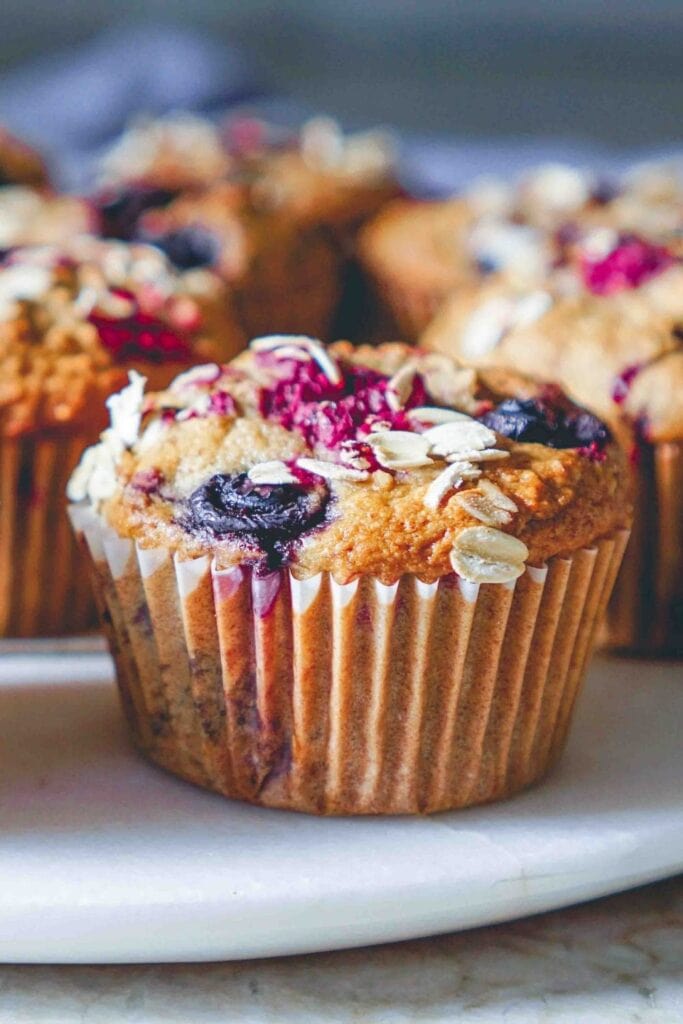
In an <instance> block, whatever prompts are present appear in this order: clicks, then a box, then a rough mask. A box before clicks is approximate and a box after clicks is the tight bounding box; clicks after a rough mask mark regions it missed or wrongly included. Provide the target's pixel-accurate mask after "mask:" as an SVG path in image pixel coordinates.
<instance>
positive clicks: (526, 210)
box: [359, 164, 683, 338]
mask: <svg viewBox="0 0 683 1024" xmlns="http://www.w3.org/2000/svg"><path fill="white" fill-rule="evenodd" d="M682 213H683V183H682V181H681V177H680V174H679V173H678V171H677V169H676V167H675V166H670V165H665V164H662V165H652V166H645V167H642V168H640V169H637V170H635V171H634V172H632V173H631V174H630V175H626V176H625V177H624V180H623V181H622V182H621V183H616V182H606V181H601V180H599V179H597V178H595V177H593V176H591V175H589V174H586V173H583V172H581V171H578V170H577V169H575V168H571V167H565V166H563V165H548V166H544V167H540V168H538V169H537V170H535V171H533V172H531V173H530V174H528V175H527V176H525V177H524V178H523V179H522V180H521V181H520V182H519V183H518V184H517V185H515V186H511V185H508V184H506V183H504V182H501V181H497V180H495V179H482V180H480V181H478V182H475V184H474V185H473V186H472V188H471V189H469V190H468V191H467V192H465V193H464V194H463V195H462V196H457V197H455V198H453V199H449V200H443V201H440V202H407V201H398V202H396V203H394V204H391V205H389V206H388V207H387V208H386V210H384V211H383V212H382V213H380V214H379V216H378V217H377V218H376V219H375V220H374V221H373V222H371V223H370V224H369V225H368V226H367V227H366V229H365V230H364V231H363V233H362V235H361V239H360V243H359V249H360V255H361V261H362V263H363V266H364V267H365V269H366V271H367V273H368V274H369V276H370V277H371V279H372V280H373V281H374V286H375V290H376V293H377V296H378V300H379V302H380V304H382V305H383V306H384V307H386V308H387V309H388V311H389V312H390V313H391V315H392V316H393V318H394V321H395V322H396V323H397V324H398V326H399V328H400V329H401V330H402V331H403V332H404V333H406V334H407V335H408V336H409V337H411V338H415V337H417V336H418V335H419V333H420V331H422V330H423V329H424V328H425V327H426V326H427V324H428V323H429V321H430V320H431V318H432V317H433V315H434V314H435V312H436V311H437V310H438V308H439V307H440V306H441V304H442V303H443V302H444V301H445V299H446V298H447V297H448V296H449V295H451V294H453V293H454V292H455V291H457V290H458V289H460V288H466V287H468V286H469V285H472V284H477V283H479V282H481V281H483V280H484V279H485V278H486V277H487V276H488V275H490V274H494V273H498V274H505V275H506V276H507V277H509V278H510V280H511V281H512V282H513V283H515V284H519V285H530V284H533V283H534V282H537V281H543V279H544V278H545V276H546V275H547V273H548V272H549V271H550V270H552V269H553V268H554V267H555V266H557V265H558V264H561V263H563V262H564V261H565V259H566V254H567V249H570V248H571V247H572V246H573V245H574V244H576V243H577V242H579V241H580V239H581V237H582V235H583V234H585V233H587V232H590V231H592V230H594V229H596V228H598V227H605V228H613V229H614V230H617V231H620V232H623V233H638V234H641V235H643V236H644V237H646V238H647V239H649V240H650V241H656V242H662V241H667V240H669V239H671V238H672V237H673V236H675V234H676V233H677V231H678V228H679V225H680V223H681V215H682Z"/></svg>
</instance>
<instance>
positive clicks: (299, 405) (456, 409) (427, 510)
mask: <svg viewBox="0 0 683 1024" xmlns="http://www.w3.org/2000/svg"><path fill="white" fill-rule="evenodd" d="M117 402H119V403H120V406H119V411H117V413H116V415H115V418H114V421H113V425H112V428H111V429H110V431H109V432H107V433H106V434H105V435H104V436H103V441H102V443H101V445H100V446H99V447H98V448H96V449H93V450H91V451H90V452H89V453H87V454H86V456H85V457H84V460H83V462H82V464H81V467H80V469H79V470H78V471H77V472H76V474H75V475H74V478H73V479H72V483H71V488H70V495H69V496H70V497H71V499H72V500H78V499H79V498H81V499H82V498H84V497H86V496H87V497H89V498H90V499H91V500H98V501H101V502H102V503H103V504H102V508H103V514H104V516H105V518H106V519H107V520H108V522H109V523H110V525H111V526H113V527H114V528H115V530H116V531H117V532H118V533H119V534H120V535H122V536H129V537H135V538H136V539H138V540H139V541H140V542H141V543H142V544H143V545H145V546H147V545H149V546H150V547H155V546H160V545H161V546H165V547H170V548H172V549H173V550H174V551H177V552H179V553H180V554H181V556H182V557H184V558H192V557H199V556H201V555H203V554H207V553H212V554H214V555H215V557H216V558H217V561H218V563H219V565H220V566H222V567H226V566H230V565H235V564H238V563H242V562H244V561H250V562H253V563H256V564H260V565H261V566H262V568H263V570H264V571H268V570H272V569H273V568H276V567H278V566H282V565H291V567H292V571H293V572H294V573H295V575H297V576H301V577H302V578H303V577H307V576H312V575H314V574H316V573H319V572H321V571H322V572H330V573H331V574H332V575H333V576H334V578H335V579H337V580H339V581H341V582H346V581H349V580H351V579H354V578H355V577H357V576H358V575H360V574H372V575H374V576H377V577H378V578H380V579H382V580H383V581H385V582H388V583H390V582H393V581H394V580H395V579H397V578H398V577H400V576H401V575H403V574H404V573H415V574H417V575H419V576H420V578H422V579H425V580H434V579H437V578H438V577H440V576H443V575H445V574H447V573H451V572H452V571H453V570H454V568H455V570H456V571H457V572H459V573H461V575H463V576H464V578H466V579H472V580H475V581H476V580H478V581H480V582H481V581H487V582H503V581H505V580H512V579H515V578H516V577H517V576H519V575H520V574H521V573H522V572H523V571H524V567H525V564H526V562H527V561H530V562H531V564H540V563H542V562H543V561H544V560H545V559H548V558H551V557H553V556H554V555H557V554H562V553H566V552H569V551H571V550H574V549H576V548H579V547H582V546H585V545H589V544H590V543H592V541H594V540H595V539H596V538H599V537H601V536H604V535H607V534H610V533H612V532H613V531H614V530H615V529H616V528H618V527H620V526H623V525H624V523H625V522H626V521H627V520H628V507H627V506H628V502H627V498H626V490H625V487H626V470H625V464H624V459H623V456H622V455H621V453H620V451H619V449H618V447H617V446H616V445H615V444H614V443H613V442H612V441H611V439H610V437H609V434H608V432H607V430H606V428H605V427H604V426H603V425H602V424H601V423H600V422H599V421H598V420H597V419H596V418H595V417H592V416H590V415H588V414H586V413H585V412H584V411H583V410H581V409H579V408H577V407H575V406H572V405H571V403H567V402H565V401H564V399H563V398H562V397H561V396H560V395H558V394H553V393H550V392H543V393H542V392H540V391H538V389H535V388H534V387H533V386H531V385H529V383H528V382H526V381H523V380H519V379H518V378H515V377H512V376H510V375H508V376H505V375H503V376H496V375H492V376H488V377H487V376H486V375H481V376H478V375H476V374H475V373H474V372H472V371H470V370H467V369H462V368H460V367H458V366H457V365H455V364H454V363H452V362H451V361H450V360H448V359H446V358H443V357H440V356H434V355H428V354H426V353H420V352H415V351H413V350H411V349H409V348H407V347H406V346H403V345H400V344H392V345H383V346H380V347H379V348H377V349H372V348H369V347H367V346H366V347H361V348H359V349H354V348H352V346H350V345H349V344H348V343H343V342H341V343H337V344H335V345H333V346H331V347H330V348H329V349H325V348H323V347H322V346H321V345H320V344H319V343H318V342H315V341H313V340H311V339H306V338H295V337H291V338H290V337H288V336H281V337H279V336H278V337H272V338H262V339H258V340H257V341H256V342H254V343H252V348H251V350H250V351H249V352H247V353H245V354H243V355H242V356H240V357H238V358H237V359H236V360H234V361H233V362H232V363H231V364H229V365H228V366H226V367H219V366H217V365H213V366H207V367H199V368H197V369H196V370H194V371H191V372H190V373H189V374H186V375H183V376H181V377H180V378H178V379H177V380H176V381H175V382H174V383H173V384H172V385H171V387H170V388H169V389H168V390H167V391H166V392H162V393H159V394H151V395H148V396H143V393H142V386H141V381H140V378H135V380H134V381H133V383H132V384H131V385H130V386H129V388H128V389H127V390H126V391H125V392H124V393H123V394H122V396H119V398H118V399H117ZM121 409H123V410H125V416H124V414H123V413H122V412H121V411H120V410H121ZM126 417H127V419H126ZM124 421H125V423H126V426H125V427H124V428H123V429H124V433H127V436H126V437H125V438H124V437H123V436H122V435H121V429H120V425H121V423H122V422H124ZM93 481H94V491H93ZM489 547H490V550H489Z"/></svg>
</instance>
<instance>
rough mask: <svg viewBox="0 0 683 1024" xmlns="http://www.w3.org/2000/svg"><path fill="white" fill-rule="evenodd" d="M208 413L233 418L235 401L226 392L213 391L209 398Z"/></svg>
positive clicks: (235, 407)
mask: <svg viewBox="0 0 683 1024" xmlns="http://www.w3.org/2000/svg"><path fill="white" fill-rule="evenodd" d="M209 412H210V413H214V414H215V415H216V416H234V415H235V413H236V412H237V406H236V405H235V399H234V398H233V397H232V395H231V394H228V392H227V391H214V393H213V394H212V395H211V396H210V397H209Z"/></svg>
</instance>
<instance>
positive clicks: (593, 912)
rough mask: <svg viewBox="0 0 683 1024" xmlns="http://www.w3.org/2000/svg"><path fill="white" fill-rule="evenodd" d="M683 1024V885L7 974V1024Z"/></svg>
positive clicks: (3, 994) (0, 1013)
mask: <svg viewBox="0 0 683 1024" xmlns="http://www.w3.org/2000/svg"><path fill="white" fill-rule="evenodd" d="M232 1021H239V1022H246V1024H252V1022H253V1024H266V1022H267V1024H280V1022H282V1024H286V1022H289V1021H291V1022H293V1024H294V1022H296V1024H318V1022H320V1024H322V1022H325V1024H328V1022H334V1024H337V1022H338V1024H403V1022H406V1024H408V1022H410V1024H412V1022H421V1024H437V1022H439V1024H440V1022H442V1021H443V1022H446V1021H448V1022H451V1021H458V1022H459V1024H469V1022H472V1024H489V1022H490V1024H494V1022H495V1024H498V1022H501V1021H504V1022H505V1024H546V1022H552V1024H555V1022H560V1024H565V1022H566V1024H593V1022H595V1024H612V1022H615V1024H616V1022H619V1024H625V1022H633V1024H641V1022H642V1024H675V1022H678V1021H681V1022H683V876H681V877H679V878H677V879H671V880H668V881H665V882H660V883H658V884H656V885H651V886H647V887H646V888H643V889H638V890H635V891H633V892H629V893H623V894H621V895H618V896H612V897H608V898H606V899H603V900H597V901H594V902H592V903H588V904H585V905H583V906H579V907H573V908H570V909H568V910H561V911H556V912H554V913H549V914H543V915H540V916H538V917H535V918H529V919H526V920H522V921H516V922H513V923H510V924H504V925H497V926H495V927H489V928H480V929H477V930H474V931H469V932H461V933H459V934H453V935H443V936H439V937H436V938H431V939H420V940H416V941H413V942H403V943H395V944H393V945H387V946H378V947H375V948H367V949H358V950H350V951H346V952H339V953H320V954H310V955H307V956H297V957H289V958H286V957H281V958H275V959H271V960H260V961H259V960H251V961H242V962H236V963H217V964H164V965H154V964H150V965H144V966H140V965H138V966H131V967H125V966H112V967H85V966H81V967H43V966H21V967H20V966H1V967H0V1024H29V1022H30V1024H157V1022H158V1024H161V1022H163V1024H219V1022H220V1024H229V1022H232Z"/></svg>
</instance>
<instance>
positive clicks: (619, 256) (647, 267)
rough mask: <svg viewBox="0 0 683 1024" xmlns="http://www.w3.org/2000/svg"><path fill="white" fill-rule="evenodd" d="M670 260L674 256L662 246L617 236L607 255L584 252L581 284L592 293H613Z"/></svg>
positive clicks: (634, 285) (640, 281) (635, 283)
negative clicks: (599, 256)
mask: <svg viewBox="0 0 683 1024" xmlns="http://www.w3.org/2000/svg"><path fill="white" fill-rule="evenodd" d="M673 262H674V257H673V256H672V255H671V253H670V252H669V251H668V250H667V249H665V248H664V247H663V246H660V245H650V244H649V242H644V241H643V240H642V239H640V238H635V237H633V236H628V237H624V238H621V239H620V240H619V244H618V245H617V246H616V247H615V248H614V249H612V251H611V252H610V253H608V254H607V256H604V257H602V258H600V259H592V258H591V257H589V256H584V258H583V261H582V265H581V272H582V274H583V281H584V284H585V285H586V287H587V288H588V289H589V290H590V291H592V292H593V293H594V294H595V295H614V294H615V292H621V291H625V290H626V289H628V288H637V287H638V286H639V285H641V284H643V283H644V282H645V281H649V280H650V278H652V277H655V276H656V275H657V274H661V272H662V271H663V270H666V269H667V267H670V266H671V264H672V263H673Z"/></svg>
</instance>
